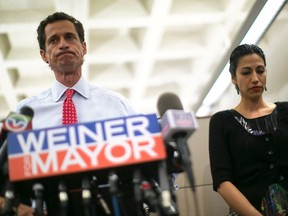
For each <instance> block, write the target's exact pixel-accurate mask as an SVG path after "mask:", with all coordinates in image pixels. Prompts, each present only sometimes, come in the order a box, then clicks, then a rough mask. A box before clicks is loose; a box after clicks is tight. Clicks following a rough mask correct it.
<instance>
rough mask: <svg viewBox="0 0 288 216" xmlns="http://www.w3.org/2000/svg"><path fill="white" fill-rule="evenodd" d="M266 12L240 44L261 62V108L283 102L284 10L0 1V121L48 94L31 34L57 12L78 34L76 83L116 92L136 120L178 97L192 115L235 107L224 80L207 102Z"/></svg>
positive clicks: (286, 86)
mask: <svg viewBox="0 0 288 216" xmlns="http://www.w3.org/2000/svg"><path fill="white" fill-rule="evenodd" d="M266 3H267V4H268V3H270V4H271V3H272V4H271V5H268V6H267V8H268V9H269V10H270V11H269V12H268V15H269V14H270V15H272V18H271V20H270V21H268V23H267V24H266V21H265V20H264V18H265V17H266V18H267V16H268V15H264V18H263V16H262V18H261V19H260V24H261V23H262V24H263V25H264V27H263V26H262V27H261V26H260V27H259V26H257V27H256V33H253V34H252V36H255V37H256V38H254V39H248V40H246V42H248V43H258V44H259V45H260V46H261V47H262V48H263V49H264V51H265V53H266V56H267V68H268V84H267V88H268V91H267V92H265V97H266V99H267V100H271V101H278V100H287V99H288V83H287V75H285V72H286V69H287V68H288V61H287V56H288V55H287V54H288V46H287V45H286V40H287V37H288V6H287V4H286V1H280V0H268V1H264V0H241V1H239V0H201V1H200V0H101V1H100V0H81V1H80V0H45V1H38V0H21V1H17V0H9V1H6V0H0V117H2V118H3V117H5V116H6V115H7V114H8V113H9V111H11V110H14V109H15V106H16V104H17V102H18V101H19V100H20V99H23V98H25V97H28V96H31V95H34V94H35V93H38V92H40V91H42V90H44V89H46V88H48V87H50V86H51V84H52V82H53V80H54V75H53V73H52V72H51V70H50V68H49V67H48V66H47V64H46V63H44V62H43V61H42V59H41V58H40V55H39V48H38V43H37V39H36V28H37V26H38V24H39V22H40V21H41V20H42V19H44V18H45V17H46V16H47V15H49V14H51V13H53V12H55V11H63V12H66V13H68V14H70V15H73V16H75V17H76V18H77V19H79V20H80V21H81V22H82V23H83V25H84V28H85V30H86V41H87V45H88V54H87V55H86V57H85V63H84V70H83V75H84V76H85V77H86V78H87V79H88V80H89V81H90V82H92V83H93V84H96V85H99V86H103V87H106V88H109V89H112V90H115V91H117V92H120V93H121V94H123V95H124V96H125V97H127V98H128V99H129V100H130V101H131V103H132V105H133V106H134V107H135V108H136V109H137V110H138V111H139V112H143V113H149V112H157V107H156V104H157V100H158V98H159V96H160V95H161V94H162V93H164V92H173V93H176V94H177V95H178V96H179V97H180V99H181V101H182V103H183V106H184V109H185V110H188V111H193V112H195V113H197V116H208V115H211V114H213V113H214V112H216V111H218V110H221V109H226V108H230V107H233V106H235V105H236V104H237V102H238V99H239V96H238V95H237V94H236V91H235V89H234V86H232V85H231V82H230V80H231V78H230V74H229V72H227V71H226V72H225V73H224V72H223V74H225V79H224V81H220V87H222V88H221V89H216V90H214V93H215V92H216V93H217V95H212V100H208V99H209V98H208V99H207V97H206V96H207V94H208V93H209V91H210V89H211V88H212V86H213V84H214V83H215V81H216V80H217V78H218V77H219V75H220V74H221V72H222V70H223V68H224V67H225V65H226V63H227V61H228V58H229V54H230V52H231V50H232V49H233V48H234V47H235V46H237V45H238V44H239V43H241V41H243V38H244V36H245V35H246V33H247V32H248V31H249V28H250V26H251V25H252V24H253V22H254V21H255V19H256V18H257V16H258V14H259V13H260V12H261V10H262V9H263V8H264V7H265V4H266ZM277 4H279V6H278V5H277ZM262 28H263V29H264V30H262ZM257 34H259V36H256V35H257ZM257 37H258V38H257ZM205 98H206V100H204V99H205ZM210 98H211V97H210ZM203 101H204V102H203ZM202 105H204V106H202Z"/></svg>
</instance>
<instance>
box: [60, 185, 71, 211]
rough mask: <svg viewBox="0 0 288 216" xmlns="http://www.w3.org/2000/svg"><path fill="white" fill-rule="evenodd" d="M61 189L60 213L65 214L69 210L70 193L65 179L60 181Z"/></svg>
mask: <svg viewBox="0 0 288 216" xmlns="http://www.w3.org/2000/svg"><path fill="white" fill-rule="evenodd" d="M58 189H59V195H58V196H59V201H60V215H61V216H65V215H67V210H68V203H69V198H68V193H67V186H66V184H65V182H64V181H60V182H59V185H58Z"/></svg>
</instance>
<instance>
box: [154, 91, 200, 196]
mask: <svg viewBox="0 0 288 216" xmlns="http://www.w3.org/2000/svg"><path fill="white" fill-rule="evenodd" d="M157 107H158V112H159V114H160V116H161V128H162V135H163V138H164V141H166V142H167V143H168V142H171V141H172V142H175V143H176V147H175V150H176V153H175V155H177V157H179V158H180V163H181V164H180V165H181V167H182V168H183V169H184V170H185V171H186V173H187V177H188V180H189V182H190V185H191V188H192V190H193V191H195V183H194V175H193V172H192V162H191V160H190V151H189V148H188V146H187V139H188V138H189V137H190V136H191V134H192V133H193V132H194V131H195V130H196V129H197V128H198V123H197V121H196V118H195V116H194V114H193V113H191V112H185V111H184V110H183V106H182V103H181V101H180V99H179V97H178V96H177V95H175V94H173V93H164V94H162V95H161V96H160V97H159V100H158V102H157ZM179 158H178V160H179ZM176 171H177V169H176ZM180 171H181V170H180Z"/></svg>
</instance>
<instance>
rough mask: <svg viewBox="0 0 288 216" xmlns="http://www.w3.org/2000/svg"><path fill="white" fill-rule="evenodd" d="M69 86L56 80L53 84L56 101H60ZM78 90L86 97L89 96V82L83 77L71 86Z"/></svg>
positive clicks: (53, 94)
mask: <svg viewBox="0 0 288 216" xmlns="http://www.w3.org/2000/svg"><path fill="white" fill-rule="evenodd" d="M67 88H68V87H67V86H65V85H63V84H62V83H60V82H59V81H57V80H56V81H55V82H54V85H53V86H52V97H53V100H54V101H55V102H57V101H59V100H60V98H61V97H62V95H63V94H64V92H65V91H66V89H67ZM71 88H72V89H74V90H75V91H76V92H78V93H79V94H80V95H82V96H83V97H85V98H89V83H88V82H87V81H86V80H85V79H84V78H83V77H81V78H80V79H79V80H78V82H77V83H76V84H75V85H74V86H73V87H71Z"/></svg>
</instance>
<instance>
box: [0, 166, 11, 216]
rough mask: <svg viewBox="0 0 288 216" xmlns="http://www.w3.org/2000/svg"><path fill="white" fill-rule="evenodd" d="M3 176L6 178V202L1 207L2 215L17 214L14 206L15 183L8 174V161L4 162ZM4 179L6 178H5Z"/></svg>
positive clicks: (0, 213)
mask: <svg viewBox="0 0 288 216" xmlns="http://www.w3.org/2000/svg"><path fill="white" fill-rule="evenodd" d="M2 173H3V178H5V179H6V180H5V182H6V183H5V193H4V198H5V203H4V206H3V208H2V209H0V215H5V216H12V215H15V211H14V209H13V208H14V207H15V192H14V187H13V184H12V183H11V182H10V181H9V174H8V164H7V161H5V163H4V164H3V167H2ZM3 180H4V179H3Z"/></svg>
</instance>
